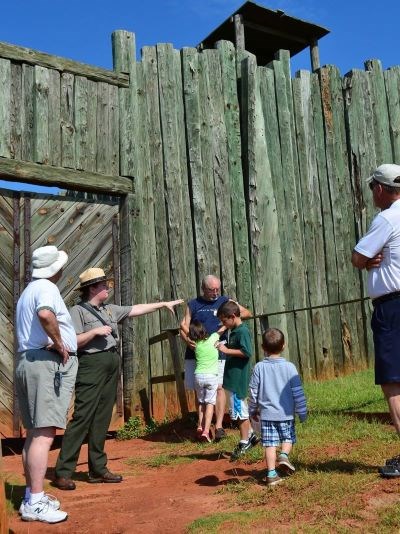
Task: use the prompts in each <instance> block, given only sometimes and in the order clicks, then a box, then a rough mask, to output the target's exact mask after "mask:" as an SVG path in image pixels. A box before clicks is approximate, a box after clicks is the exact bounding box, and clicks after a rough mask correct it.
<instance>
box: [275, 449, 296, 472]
mask: <svg viewBox="0 0 400 534" xmlns="http://www.w3.org/2000/svg"><path fill="white" fill-rule="evenodd" d="M278 469H279V471H281V472H282V473H283V474H284V475H293V473H294V472H295V471H296V469H295V467H294V465H293V464H292V463H291V462H290V461H289V458H288V457H287V455H286V454H280V455H279V456H278Z"/></svg>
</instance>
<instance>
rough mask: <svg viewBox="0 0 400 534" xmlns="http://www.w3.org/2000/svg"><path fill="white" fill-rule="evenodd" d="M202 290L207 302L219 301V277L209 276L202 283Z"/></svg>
mask: <svg viewBox="0 0 400 534" xmlns="http://www.w3.org/2000/svg"><path fill="white" fill-rule="evenodd" d="M201 290H202V292H203V297H204V299H205V300H210V301H211V300H217V298H218V297H219V296H220V295H221V280H220V279H219V278H218V277H217V276H213V275H212V274H208V275H207V276H205V277H204V278H203V280H202V282H201Z"/></svg>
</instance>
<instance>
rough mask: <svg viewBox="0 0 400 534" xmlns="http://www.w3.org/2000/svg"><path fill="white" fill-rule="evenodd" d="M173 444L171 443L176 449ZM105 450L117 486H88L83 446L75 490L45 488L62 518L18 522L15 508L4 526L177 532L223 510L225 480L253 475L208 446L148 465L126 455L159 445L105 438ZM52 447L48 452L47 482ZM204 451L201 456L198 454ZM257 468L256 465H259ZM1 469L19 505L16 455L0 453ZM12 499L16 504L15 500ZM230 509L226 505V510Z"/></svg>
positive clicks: (149, 452)
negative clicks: (185, 458) (180, 460)
mask: <svg viewBox="0 0 400 534" xmlns="http://www.w3.org/2000/svg"><path fill="white" fill-rule="evenodd" d="M178 446H179V445H177V447H178ZM106 451H107V455H108V458H109V461H108V467H109V468H110V470H111V471H113V472H116V473H121V474H123V475H124V481H123V482H122V483H121V484H89V483H87V482H86V481H85V474H86V471H87V464H86V458H87V446H86V445H84V446H83V448H82V451H81V455H80V458H79V463H78V467H77V473H76V480H75V481H76V484H77V488H76V490H74V491H61V490H58V489H57V488H53V487H51V486H48V488H47V491H48V492H49V493H52V494H53V495H56V496H57V498H58V499H59V500H60V501H61V503H62V506H61V508H62V509H63V510H65V511H67V512H68V514H69V517H68V520H67V521H66V522H64V523H58V524H56V525H44V524H43V523H39V522H31V523H26V522H23V521H21V520H20V518H19V516H18V511H17V510H15V511H14V513H13V514H12V517H10V525H9V526H10V529H11V531H12V532H15V533H18V534H19V533H28V532H29V533H32V534H33V533H39V532H40V533H41V532H44V530H46V532H57V533H58V532H60V533H61V532H68V533H78V532H79V533H82V534H83V533H99V534H100V533H105V534H109V533H110V534H111V533H112V534H117V533H118V534H119V533H136V532H141V533H146V534H152V533H156V532H157V533H160V532H161V533H163V534H168V533H175V534H176V533H180V532H184V531H185V527H187V525H189V524H190V523H191V522H192V521H193V520H195V519H196V518H200V517H202V516H204V515H208V514H212V513H216V512H219V511H226V510H227V506H229V507H230V505H228V504H227V503H226V502H225V501H226V499H224V496H223V495H221V494H219V493H217V490H218V488H221V487H222V486H223V485H224V484H226V482H227V481H229V480H230V481H232V480H233V479H235V480H238V481H239V480H244V479H246V478H248V477H249V476H252V475H254V466H253V467H251V466H248V465H238V466H237V467H234V466H232V464H230V463H229V462H228V460H227V459H225V458H223V457H221V456H220V455H218V454H217V453H215V454H214V452H213V447H212V445H211V446H210V449H205V450H204V451H199V459H197V458H196V460H194V461H192V462H190V463H185V464H180V465H175V466H172V465H169V466H162V467H160V468H153V467H147V466H142V465H140V466H135V467H133V468H131V467H130V466H129V465H127V464H126V459H127V458H135V457H136V458H143V457H154V456H157V454H161V453H163V452H165V449H163V446H162V443H160V442H157V441H147V440H143V439H135V440H130V441H115V440H113V439H111V440H107V443H106ZM57 455H58V449H55V450H52V451H50V459H49V466H50V468H49V470H48V477H47V478H48V481H50V480H51V478H52V468H53V466H54V465H55V461H56V458H57ZM203 455H204V458H203ZM260 467H261V466H260ZM3 471H4V472H5V474H6V478H7V479H8V485H7V486H6V492H7V496H8V497H9V494H10V490H11V487H10V485H9V484H11V483H14V484H15V486H14V488H13V491H14V497H12V501H13V503H14V505H15V506H16V507H17V506H19V502H20V501H19V498H17V495H18V497H19V495H20V494H21V491H22V481H23V478H22V466H21V456H20V455H19V454H15V455H8V456H5V457H3ZM17 503H18V504H17ZM230 509H232V508H230Z"/></svg>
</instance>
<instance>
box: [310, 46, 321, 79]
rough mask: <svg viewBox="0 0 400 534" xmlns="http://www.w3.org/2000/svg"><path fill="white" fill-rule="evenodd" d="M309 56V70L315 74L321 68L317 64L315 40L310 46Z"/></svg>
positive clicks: (317, 54)
mask: <svg viewBox="0 0 400 534" xmlns="http://www.w3.org/2000/svg"><path fill="white" fill-rule="evenodd" d="M310 56H311V69H312V71H313V72H315V71H316V70H318V69H319V68H320V66H321V65H320V62H319V48H318V41H317V40H314V41H313V42H312V43H311V44H310Z"/></svg>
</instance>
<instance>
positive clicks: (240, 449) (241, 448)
mask: <svg viewBox="0 0 400 534" xmlns="http://www.w3.org/2000/svg"><path fill="white" fill-rule="evenodd" d="M247 446H248V443H243V442H242V441H239V443H238V444H237V445H236V447H235V448H234V449H233V451H232V454H231V459H230V461H231V462H235V461H236V460H239V458H240V457H241V456H243V455H244V454H246V451H247V448H246V447H247Z"/></svg>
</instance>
